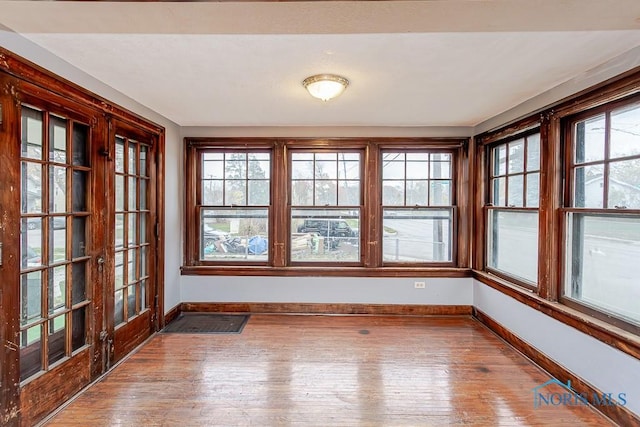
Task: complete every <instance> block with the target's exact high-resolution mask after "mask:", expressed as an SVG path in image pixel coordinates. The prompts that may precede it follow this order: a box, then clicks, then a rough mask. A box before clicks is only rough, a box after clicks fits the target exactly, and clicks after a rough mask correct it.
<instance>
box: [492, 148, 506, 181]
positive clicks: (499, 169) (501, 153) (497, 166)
mask: <svg viewBox="0 0 640 427" xmlns="http://www.w3.org/2000/svg"><path fill="white" fill-rule="evenodd" d="M506 173H507V147H506V145H504V144H502V145H500V146H498V147H496V148H494V149H493V176H498V175H504V174H506Z"/></svg>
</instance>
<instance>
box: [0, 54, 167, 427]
mask: <svg viewBox="0 0 640 427" xmlns="http://www.w3.org/2000/svg"><path fill="white" fill-rule="evenodd" d="M24 97H33V98H34V99H38V100H41V101H42V102H51V103H52V104H53V105H56V109H57V110H58V111H60V110H63V111H67V110H69V111H72V112H76V113H80V114H82V115H84V116H91V117H93V119H92V121H91V123H89V125H90V128H91V135H92V136H91V143H92V148H91V150H92V153H91V156H92V163H91V168H92V181H91V184H92V185H94V187H93V190H92V191H93V194H106V190H107V189H106V188H105V186H104V185H105V184H104V183H105V182H106V181H105V178H106V175H105V174H107V173H108V168H107V167H103V166H99V165H98V163H99V162H101V161H102V160H101V159H104V161H105V162H106V161H107V156H108V146H109V145H108V143H109V128H108V120H107V118H110V119H117V120H119V121H121V122H122V123H126V124H128V125H129V126H133V127H136V128H138V129H142V130H144V131H146V132H149V133H151V134H152V135H153V136H154V138H155V140H156V144H157V157H156V165H157V172H156V182H157V185H156V189H157V194H156V204H157V223H158V231H157V237H156V246H157V250H156V253H155V259H156V265H157V269H156V288H157V293H158V298H157V302H158V303H157V306H156V313H157V316H156V318H155V319H154V320H155V323H154V329H153V330H154V331H155V330H158V329H160V328H162V327H163V326H164V218H165V214H164V141H165V130H164V128H163V127H162V126H160V125H158V124H156V123H153V122H151V121H149V120H147V119H145V118H143V117H141V116H139V115H137V114H135V113H132V112H130V111H128V110H126V109H124V108H122V107H120V106H118V105H116V104H114V103H112V102H110V101H109V100H107V99H105V98H102V97H100V96H98V95H96V94H94V93H92V92H90V91H89V90H87V89H84V88H82V87H81V86H79V85H77V84H75V83H73V82H70V81H68V80H65V79H63V78H61V77H59V76H57V75H55V74H54V73H52V72H50V71H48V70H46V69H44V68H42V67H40V66H38V65H36V64H34V63H31V62H29V61H27V60H26V59H24V58H22V57H20V56H18V55H16V54H14V53H12V52H11V51H8V50H7V49H5V48H3V47H0V146H1V147H2V149H0V174H1V176H2V178H3V181H5V180H6V181H5V182H12V183H13V188H12V189H11V191H9V190H6V189H3V190H2V191H0V202H1V203H2V204H1V205H0V243H2V248H1V251H2V264H1V265H0V342H3V343H9V345H2V346H0V381H1V382H2V387H0V424H1V425H7V426H18V425H29V424H35V423H37V422H38V421H40V420H42V419H43V418H44V417H45V416H46V415H47V414H49V413H51V412H52V411H53V410H54V409H55V408H57V407H58V406H60V404H62V403H64V401H66V400H67V399H69V398H70V397H71V396H72V395H73V394H74V393H75V392H77V391H79V390H80V389H81V388H82V386H83V385H82V384H79V383H78V381H76V380H75V379H74V378H73V377H68V376H67V377H62V381H57V383H60V384H62V383H65V382H66V383H69V384H70V385H69V388H68V390H67V391H64V390H62V389H57V390H56V392H55V393H53V394H47V393H46V392H45V391H44V390H38V389H37V387H35V385H36V383H37V381H31V380H27V381H26V382H25V383H26V384H22V385H21V384H20V359H19V344H18V342H19V341H18V338H19V331H20V273H19V272H20V245H19V241H20V240H19V239H20V235H19V234H20V226H19V225H20V214H21V212H20V211H21V208H20V206H21V204H20V203H21V202H20V187H19V185H18V187H17V189H16V188H15V187H16V183H18V184H19V183H20V180H19V172H20V167H19V163H20V162H19V158H20V142H19V141H20V135H19V129H20V126H21V125H20V117H19V114H20V113H19V112H20V108H19V107H20V104H21V102H22V99H23V98H24ZM63 115H64V114H63ZM16 135H17V136H16ZM16 137H17V138H18V141H16ZM16 171H17V172H18V175H16ZM16 176H17V178H16ZM89 203H91V204H93V203H94V202H93V201H89ZM90 209H92V210H93V212H92V216H93V218H94V220H93V221H92V223H95V224H98V222H100V223H101V224H105V223H106V219H107V217H106V215H107V214H106V212H104V211H105V210H104V209H98V210H96V209H94V207H93V206H90ZM96 228H100V227H97V226H95V227H93V229H96ZM102 228H104V227H102ZM91 231H92V230H91V229H89V230H88V232H91ZM94 237H95V236H94ZM98 238H102V239H103V241H105V242H107V241H108V240H104V239H107V238H106V237H95V244H94V252H92V255H94V256H95V257H97V256H99V254H100V253H102V252H101V251H104V245H101V244H98ZM100 243H102V242H100ZM90 268H91V269H95V271H94V272H93V273H92V274H93V276H92V277H97V274H98V272H97V270H98V268H97V267H96V266H95V263H94V264H93V265H92V266H91V267H90ZM105 280H106V279H105ZM102 283H106V282H105V281H102ZM100 288H101V289H95V294H94V295H92V297H91V299H92V301H91V303H90V306H91V307H92V308H91V310H90V311H93V318H88V319H87V324H88V325H90V326H89V327H88V328H87V329H88V330H87V337H86V343H87V348H85V349H83V350H80V351H82V352H85V353H86V360H87V361H89V363H91V368H90V370H89V372H88V373H87V375H86V376H87V379H88V381H93V380H95V379H97V378H98V377H99V376H100V375H101V374H102V373H104V372H105V369H106V363H104V362H105V359H106V357H105V356H106V355H104V354H103V352H102V347H103V346H102V345H100V343H101V339H103V337H104V336H105V335H104V334H102V331H103V330H104V328H103V327H102V326H103V325H101V322H102V320H103V318H104V305H103V301H104V299H103V298H102V295H100V296H98V294H99V293H100V294H102V293H104V286H101V287H100ZM12 343H13V344H15V345H11V344H12ZM74 359H78V358H75V357H74V358H72V359H71V361H67V362H65V363H63V364H61V365H59V366H57V367H55V368H53V369H55V370H56V373H58V372H60V371H57V369H58V368H60V367H63V366H64V367H65V369H66V367H67V365H71V364H73V363H74V362H72V361H73V360H74ZM84 360H85V359H84V358H83V361H84ZM77 367H78V366H76V367H75V368H77ZM38 378H43V376H41V375H40V376H38ZM29 384H31V385H32V387H31V388H32V391H33V393H32V395H31V396H30V397H29V400H30V402H27V399H26V398H25V397H24V396H23V397H22V398H21V394H23V391H24V386H25V385H29ZM27 404H28V405H29V407H30V408H31V409H30V410H27V411H25V409H24V407H25V405H27Z"/></svg>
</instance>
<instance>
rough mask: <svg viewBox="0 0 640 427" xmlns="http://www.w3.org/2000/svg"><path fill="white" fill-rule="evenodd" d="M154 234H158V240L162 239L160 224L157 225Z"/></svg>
mask: <svg viewBox="0 0 640 427" xmlns="http://www.w3.org/2000/svg"><path fill="white" fill-rule="evenodd" d="M154 233H155V234H156V239H158V238H159V237H160V224H158V223H156V229H155V231H154Z"/></svg>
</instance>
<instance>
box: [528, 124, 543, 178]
mask: <svg viewBox="0 0 640 427" xmlns="http://www.w3.org/2000/svg"><path fill="white" fill-rule="evenodd" d="M539 169H540V134H539V133H536V134H535V135H530V136H528V137H527V171H536V170H539Z"/></svg>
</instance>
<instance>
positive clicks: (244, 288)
mask: <svg viewBox="0 0 640 427" xmlns="http://www.w3.org/2000/svg"><path fill="white" fill-rule="evenodd" d="M415 280H420V281H425V282H426V286H425V288H424V289H416V288H415V287H414V283H413V282H414V281H415ZM472 284H473V279H471V278H455V279H454V278H426V279H425V278H419V277H418V278H415V279H414V278H409V277H405V278H396V277H251V276H249V277H243V276H229V277H223V276H185V277H183V278H182V300H183V301H184V302H281V303H327V304H328V303H351V304H425V305H429V304H431V305H471V304H472V303H473V294H472Z"/></svg>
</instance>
